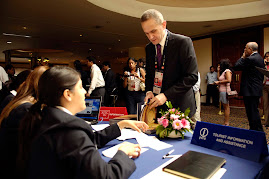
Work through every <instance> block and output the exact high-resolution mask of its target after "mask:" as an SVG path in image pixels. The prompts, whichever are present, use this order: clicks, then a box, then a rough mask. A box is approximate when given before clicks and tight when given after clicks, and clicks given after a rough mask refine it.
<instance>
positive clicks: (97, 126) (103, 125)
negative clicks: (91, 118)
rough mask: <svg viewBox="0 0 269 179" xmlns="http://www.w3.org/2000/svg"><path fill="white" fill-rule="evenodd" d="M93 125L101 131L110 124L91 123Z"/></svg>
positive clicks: (96, 129)
mask: <svg viewBox="0 0 269 179" xmlns="http://www.w3.org/2000/svg"><path fill="white" fill-rule="evenodd" d="M86 122H87V121H86ZM91 126H92V128H93V129H94V130H95V131H101V130H103V129H104V128H107V127H108V126H109V124H96V125H91Z"/></svg>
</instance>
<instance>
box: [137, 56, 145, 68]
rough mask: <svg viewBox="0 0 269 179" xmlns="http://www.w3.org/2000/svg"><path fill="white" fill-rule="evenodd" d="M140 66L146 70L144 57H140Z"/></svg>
mask: <svg viewBox="0 0 269 179" xmlns="http://www.w3.org/2000/svg"><path fill="white" fill-rule="evenodd" d="M138 67H139V68H143V70H146V62H145V59H144V58H139V60H138Z"/></svg>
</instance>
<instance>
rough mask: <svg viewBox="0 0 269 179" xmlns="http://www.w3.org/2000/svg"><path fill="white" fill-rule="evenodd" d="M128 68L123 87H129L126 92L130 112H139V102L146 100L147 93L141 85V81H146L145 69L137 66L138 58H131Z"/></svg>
mask: <svg viewBox="0 0 269 179" xmlns="http://www.w3.org/2000/svg"><path fill="white" fill-rule="evenodd" d="M127 64H128V67H129V68H128V69H127V71H125V72H124V82H123V87H124V88H126V87H128V90H127V94H126V106H127V111H128V114H136V113H137V103H140V102H142V101H144V98H145V93H144V91H142V89H141V87H140V83H141V82H143V83H145V70H143V69H142V68H137V60H136V59H134V58H129V59H128V61H127Z"/></svg>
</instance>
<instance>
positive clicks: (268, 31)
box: [264, 27, 269, 53]
mask: <svg viewBox="0 0 269 179" xmlns="http://www.w3.org/2000/svg"><path fill="white" fill-rule="evenodd" d="M268 51H269V27H266V28H264V53H265V52H268Z"/></svg>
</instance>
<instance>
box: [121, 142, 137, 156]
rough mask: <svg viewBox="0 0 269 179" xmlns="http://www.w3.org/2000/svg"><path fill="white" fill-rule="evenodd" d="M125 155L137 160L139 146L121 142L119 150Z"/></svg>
mask: <svg viewBox="0 0 269 179" xmlns="http://www.w3.org/2000/svg"><path fill="white" fill-rule="evenodd" d="M118 150H121V151H123V152H124V153H126V155H128V156H131V157H132V158H137V157H139V155H140V152H141V147H140V145H139V144H132V143H130V142H123V143H122V144H121V145H120V147H119V149H118Z"/></svg>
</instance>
